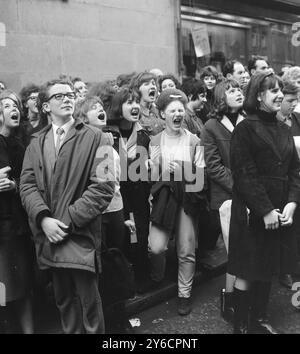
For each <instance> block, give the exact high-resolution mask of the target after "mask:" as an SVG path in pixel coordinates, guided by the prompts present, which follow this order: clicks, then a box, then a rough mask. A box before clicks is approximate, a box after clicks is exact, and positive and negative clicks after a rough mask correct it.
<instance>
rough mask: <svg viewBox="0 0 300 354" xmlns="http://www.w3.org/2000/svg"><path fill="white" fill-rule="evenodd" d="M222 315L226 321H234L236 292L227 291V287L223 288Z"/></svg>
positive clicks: (221, 296)
mask: <svg viewBox="0 0 300 354" xmlns="http://www.w3.org/2000/svg"><path fill="white" fill-rule="evenodd" d="M220 299H221V317H223V318H224V320H225V321H227V322H230V323H233V319H234V293H233V292H230V293H229V292H226V291H225V289H221V294H220Z"/></svg>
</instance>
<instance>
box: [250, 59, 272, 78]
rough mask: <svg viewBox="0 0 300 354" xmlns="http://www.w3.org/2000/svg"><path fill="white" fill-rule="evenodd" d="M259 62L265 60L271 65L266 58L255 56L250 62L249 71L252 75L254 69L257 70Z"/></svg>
mask: <svg viewBox="0 0 300 354" xmlns="http://www.w3.org/2000/svg"><path fill="white" fill-rule="evenodd" d="M257 60H264V61H265V62H266V63H267V64H268V65H269V62H268V61H267V60H266V59H265V58H264V57H262V56H260V55H253V56H252V58H251V59H250V60H249V61H248V70H249V73H250V74H251V70H252V69H254V70H256V62H257Z"/></svg>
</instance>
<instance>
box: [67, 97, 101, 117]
mask: <svg viewBox="0 0 300 354" xmlns="http://www.w3.org/2000/svg"><path fill="white" fill-rule="evenodd" d="M96 103H100V104H101V106H102V107H103V102H102V101H101V100H100V98H99V97H98V96H91V97H85V98H84V99H83V100H81V101H79V102H78V103H77V104H76V109H75V112H74V117H75V118H80V119H82V120H83V121H84V123H89V120H88V117H87V113H88V112H89V111H90V110H91V108H92V107H93V105H95V104H96Z"/></svg>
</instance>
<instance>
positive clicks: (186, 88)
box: [181, 78, 207, 101]
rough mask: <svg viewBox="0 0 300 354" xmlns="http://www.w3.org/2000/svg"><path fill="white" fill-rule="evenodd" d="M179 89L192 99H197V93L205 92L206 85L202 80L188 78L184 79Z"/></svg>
mask: <svg viewBox="0 0 300 354" xmlns="http://www.w3.org/2000/svg"><path fill="white" fill-rule="evenodd" d="M181 90H182V91H183V92H184V93H185V94H186V95H187V97H188V98H189V99H190V96H192V97H191V100H192V101H195V100H197V99H198V95H200V94H201V93H206V92H207V89H206V85H205V83H204V82H203V81H202V80H197V79H195V78H188V79H186V80H184V82H183V84H182V86H181Z"/></svg>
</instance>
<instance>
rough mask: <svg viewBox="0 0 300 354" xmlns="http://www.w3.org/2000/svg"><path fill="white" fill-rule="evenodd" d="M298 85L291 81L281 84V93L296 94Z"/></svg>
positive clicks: (299, 89) (298, 88)
mask: <svg viewBox="0 0 300 354" xmlns="http://www.w3.org/2000/svg"><path fill="white" fill-rule="evenodd" d="M299 92H300V87H298V86H296V85H294V84H293V83H292V82H287V83H285V84H284V85H283V89H282V93H283V94H284V95H298V94H299Z"/></svg>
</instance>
